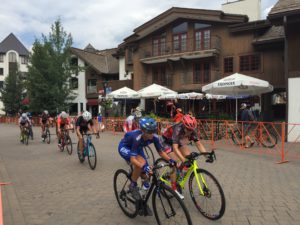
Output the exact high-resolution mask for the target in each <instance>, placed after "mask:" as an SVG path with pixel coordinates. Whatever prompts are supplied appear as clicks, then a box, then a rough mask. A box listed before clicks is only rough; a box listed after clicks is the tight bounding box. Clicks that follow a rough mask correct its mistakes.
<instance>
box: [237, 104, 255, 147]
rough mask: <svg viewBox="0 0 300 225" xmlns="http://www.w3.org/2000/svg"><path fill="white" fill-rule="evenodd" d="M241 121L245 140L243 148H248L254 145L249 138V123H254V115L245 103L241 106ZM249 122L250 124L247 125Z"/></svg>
mask: <svg viewBox="0 0 300 225" xmlns="http://www.w3.org/2000/svg"><path fill="white" fill-rule="evenodd" d="M240 110H241V121H243V133H244V138H245V147H246V148H249V147H251V146H252V145H253V144H254V141H253V140H252V139H251V137H250V136H249V134H250V130H251V125H252V123H251V121H254V115H253V113H252V112H251V110H249V109H248V107H247V104H246V103H242V104H241V108H240ZM249 122H250V123H249Z"/></svg>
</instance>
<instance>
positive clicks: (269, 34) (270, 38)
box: [253, 26, 284, 44]
mask: <svg viewBox="0 0 300 225" xmlns="http://www.w3.org/2000/svg"><path fill="white" fill-rule="evenodd" d="M283 40H284V29H283V26H272V27H271V28H270V29H268V30H267V31H266V32H265V33H264V34H263V35H261V36H259V37H257V38H256V39H254V40H253V43H254V44H263V43H267V42H276V41H283Z"/></svg>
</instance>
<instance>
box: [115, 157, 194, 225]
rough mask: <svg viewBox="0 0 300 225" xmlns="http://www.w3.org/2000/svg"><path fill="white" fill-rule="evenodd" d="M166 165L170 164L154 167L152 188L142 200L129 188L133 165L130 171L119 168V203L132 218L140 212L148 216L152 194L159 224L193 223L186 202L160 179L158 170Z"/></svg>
mask: <svg viewBox="0 0 300 225" xmlns="http://www.w3.org/2000/svg"><path fill="white" fill-rule="evenodd" d="M166 166H169V164H168V163H166V164H165V165H164V164H160V165H157V166H154V167H153V168H152V171H153V174H152V176H151V179H150V188H149V189H148V191H147V192H146V193H145V195H142V196H141V199H140V200H136V199H134V198H133V196H132V193H131V191H130V190H129V185H130V183H131V180H130V178H131V173H132V166H130V170H129V172H127V171H126V170H124V169H119V170H117V171H116V172H115V175H114V181H113V182H114V192H115V196H116V198H117V201H118V204H119V206H120V208H121V209H122V211H123V212H124V214H125V215H126V216H128V217H130V218H134V217H136V216H137V215H138V214H139V215H143V216H146V215H148V213H147V202H148V201H149V199H150V196H151V194H152V207H153V211H154V215H155V219H156V222H157V224H159V225H161V224H173V223H174V224H181V225H185V224H188V225H191V224H192V221H191V217H190V214H189V212H188V210H187V208H186V206H185V204H184V202H183V201H182V200H181V199H180V198H179V197H178V195H177V194H176V193H175V192H174V191H173V190H172V189H171V188H170V187H169V186H167V185H166V184H165V183H164V182H162V181H161V180H160V179H159V174H158V173H157V170H158V169H160V168H163V167H166Z"/></svg>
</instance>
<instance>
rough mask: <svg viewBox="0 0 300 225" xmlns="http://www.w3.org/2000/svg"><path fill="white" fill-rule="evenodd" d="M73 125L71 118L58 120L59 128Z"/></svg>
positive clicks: (59, 118)
mask: <svg viewBox="0 0 300 225" xmlns="http://www.w3.org/2000/svg"><path fill="white" fill-rule="evenodd" d="M70 123H71V121H70V118H69V117H68V118H66V119H63V118H61V116H59V117H58V118H57V126H58V127H60V128H63V127H64V126H65V125H69V124H70Z"/></svg>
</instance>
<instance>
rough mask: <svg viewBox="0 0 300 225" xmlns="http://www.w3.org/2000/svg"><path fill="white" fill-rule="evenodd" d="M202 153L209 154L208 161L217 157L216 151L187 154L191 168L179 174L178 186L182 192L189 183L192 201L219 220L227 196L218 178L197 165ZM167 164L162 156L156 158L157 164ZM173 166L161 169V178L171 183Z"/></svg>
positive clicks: (206, 213) (209, 217)
mask: <svg viewBox="0 0 300 225" xmlns="http://www.w3.org/2000/svg"><path fill="white" fill-rule="evenodd" d="M201 155H208V158H209V160H207V161H208V162H213V161H214V159H216V155H215V153H214V151H212V152H209V153H198V152H192V153H191V154H190V155H188V156H186V159H187V160H188V163H187V164H189V169H188V170H187V172H186V174H184V175H183V177H182V174H181V176H178V175H177V188H178V191H179V192H181V193H182V190H183V189H184V186H185V184H186V182H187V181H188V183H189V192H190V196H191V198H192V201H193V203H194V205H195V206H196V208H197V209H198V211H199V212H200V213H201V214H202V215H203V216H204V217H206V218H208V219H210V220H218V219H220V218H221V217H222V216H223V215H224V213H225V204H226V203H225V196H224V192H223V189H222V187H221V185H220V183H219V182H218V180H217V179H216V178H215V177H214V176H213V175H212V174H211V173H210V172H208V171H207V170H205V169H201V168H199V167H198V165H197V161H196V159H197V158H198V157H199V156H201ZM159 164H166V160H164V159H162V158H160V159H158V160H156V162H155V165H159ZM173 170H174V169H173V168H171V167H164V168H163V169H161V171H159V174H160V180H161V181H163V182H165V183H166V184H168V185H169V186H170V185H171V182H170V175H171V173H172V172H173Z"/></svg>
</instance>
